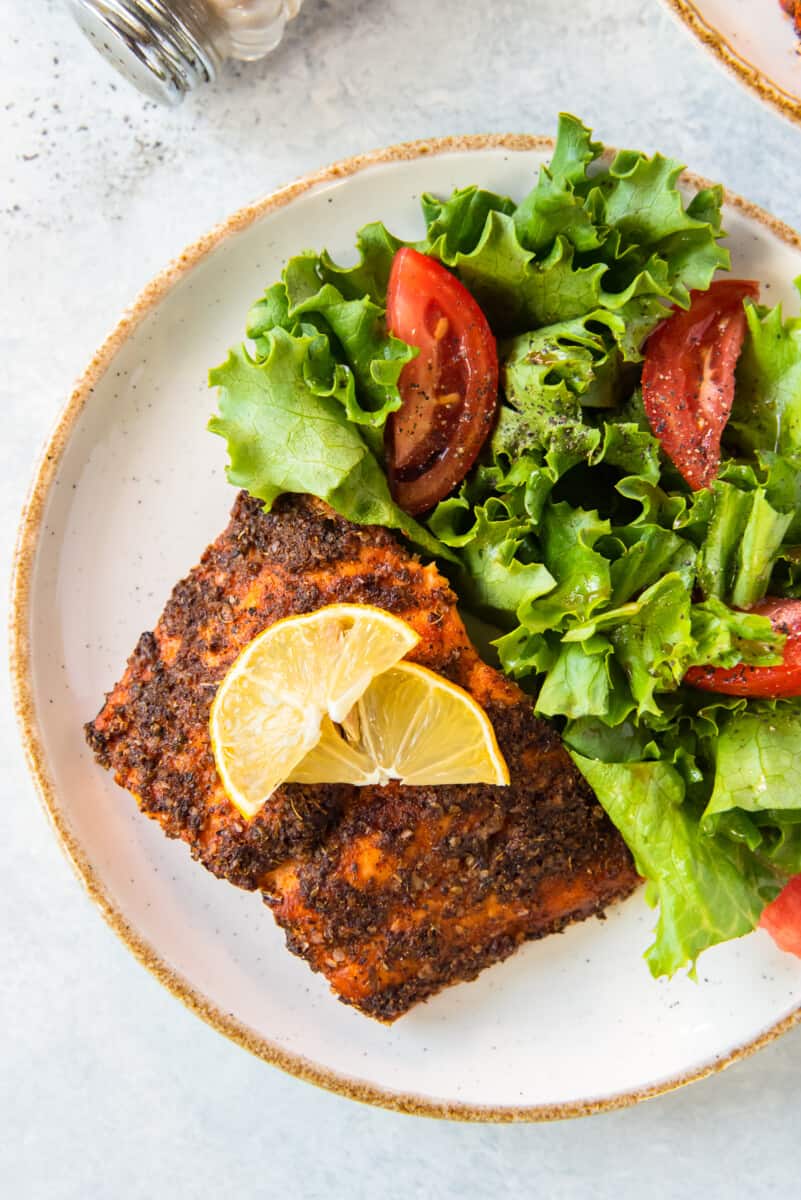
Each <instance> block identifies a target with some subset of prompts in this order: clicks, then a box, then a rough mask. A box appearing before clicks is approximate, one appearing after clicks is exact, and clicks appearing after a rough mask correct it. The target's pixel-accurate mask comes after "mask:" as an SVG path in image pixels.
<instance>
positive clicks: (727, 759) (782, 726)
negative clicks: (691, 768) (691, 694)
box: [704, 703, 801, 817]
mask: <svg viewBox="0 0 801 1200" xmlns="http://www.w3.org/2000/svg"><path fill="white" fill-rule="evenodd" d="M800 758H801V706H799V704H798V703H793V704H784V705H781V706H779V705H776V706H769V705H759V706H752V707H750V708H749V709H746V710H745V711H744V712H740V713H735V714H734V715H733V716H732V717H731V719H730V720H729V721H728V722H727V723H726V724H725V725H724V727H723V728H722V730H721V732H720V735H719V736H718V738H717V742H716V745H715V784H714V788H713V791H712V796H711V798H710V800H709V804H708V805H707V808H706V812H705V814H704V815H705V817H708V816H711V815H713V814H714V813H722V812H728V811H729V810H730V809H735V808H736V809H740V810H742V811H743V812H752V813H753V812H764V811H766V810H783V809H793V810H795V811H798V810H799V808H801V805H799V800H798V768H799V759H800Z"/></svg>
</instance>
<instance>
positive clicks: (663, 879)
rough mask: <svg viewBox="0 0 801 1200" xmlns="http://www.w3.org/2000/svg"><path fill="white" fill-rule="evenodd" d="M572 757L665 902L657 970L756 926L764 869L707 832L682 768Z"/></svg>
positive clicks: (656, 897) (652, 950)
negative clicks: (691, 800) (689, 798)
mask: <svg viewBox="0 0 801 1200" xmlns="http://www.w3.org/2000/svg"><path fill="white" fill-rule="evenodd" d="M572 758H573V761H574V762H575V764H576V766H577V767H578V768H579V770H580V771H581V773H582V775H583V776H584V778H585V779H586V780H587V782H588V783H589V785H590V787H591V788H592V789H593V791H594V792H595V794H596V796H597V797H598V799H599V800H600V802H601V804H602V805H603V807H604V808H605V810H606V812H607V813H608V814H609V817H610V818H611V820H612V822H613V823H614V824H615V825H616V826H617V828H618V829H619V830H620V832H621V834H622V835H623V838H624V839H625V841H626V844H627V845H628V847H629V849H630V850H631V852H632V854H633V856H634V862H635V865H636V867H637V870H638V871H639V873H640V874H641V875H644V876H645V878H646V879H647V881H648V889H647V892H646V896H647V897H648V898H649V899H650V900H651V902H652V903H653V904H655V905H658V906H659V917H658V920H657V925H656V930H655V938H654V942H653V944H652V945H651V946H650V947H649V948H648V949H647V950H646V952H645V959H646V962H647V963H648V966H649V968H650V970H651V973H652V974H653V975H654V976H660V975H673V974H675V972H676V971H678V970H680V969H681V968H682V967H685V966H689V967H690V970H691V973H693V972H694V967H695V962H696V960H697V958H698V955H699V954H701V953H702V951H704V950H707V949H708V948H709V947H710V946H715V945H717V944H718V943H720V942H725V941H729V940H730V939H731V938H737V937H742V936H743V935H744V934H746V933H750V932H751V930H752V929H754V928H755V927H756V925H757V923H758V921H759V918H760V916H761V914H762V910H763V908H764V906H765V899H764V891H765V887H766V884H767V882H768V881H767V880H766V878H765V872H764V871H763V870H762V868H761V866H760V864H759V863H758V861H757V860H756V859H755V857H754V856H753V855H752V854H751V853H749V852H748V849H747V847H745V846H743V845H742V844H737V843H735V842H733V841H730V840H728V839H722V838H714V837H709V836H707V835H706V834H704V833H703V832H702V830H701V826H700V824H699V821H698V817H697V815H696V814H695V812H694V811H693V810H692V808H691V807H689V805H688V804H687V803H686V802H685V792H686V788H685V783H684V780H683V778H682V775H681V773H680V771H679V770H678V769H677V768H676V767H675V766H673V765H672V764H671V763H668V762H616V763H606V762H599V761H597V760H595V759H592V758H587V757H585V756H584V755H582V754H579V753H577V752H575V751H573V752H572Z"/></svg>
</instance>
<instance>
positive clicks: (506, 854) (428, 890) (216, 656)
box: [86, 493, 638, 1021]
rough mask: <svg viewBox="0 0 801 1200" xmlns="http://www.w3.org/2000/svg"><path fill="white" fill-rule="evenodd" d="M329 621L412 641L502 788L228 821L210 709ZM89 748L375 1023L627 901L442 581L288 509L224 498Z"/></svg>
mask: <svg viewBox="0 0 801 1200" xmlns="http://www.w3.org/2000/svg"><path fill="white" fill-rule="evenodd" d="M344 602H351V603H361V604H373V605H376V606H377V607H379V608H383V609H386V610H388V611H390V612H392V613H395V614H396V615H398V616H400V617H402V618H403V619H404V620H406V621H408V622H409V624H410V625H412V626H413V627H414V629H415V630H416V631H417V633H418V634H419V635H420V642H419V643H418V645H417V646H416V647H415V649H414V651H413V652H412V653H411V654H410V656H409V657H410V658H411V659H413V660H415V661H417V662H420V663H422V664H423V665H424V666H427V667H429V668H431V669H432V670H434V671H438V672H440V673H441V674H443V675H445V676H447V677H448V678H449V679H451V680H453V681H454V682H456V683H458V684H460V685H461V686H462V687H464V688H466V689H467V690H468V691H469V692H470V693H471V694H472V695H473V696H474V697H475V699H476V700H477V701H478V702H479V703H480V704H481V705H482V706H483V707H484V708H485V710H486V711H487V713H488V715H489V717H490V720H491V721H492V723H493V726H494V728H495V732H496V735H497V737H498V741H499V744H500V747H501V750H502V751H503V753H504V755H505V757H506V760H507V763H508V765H509V768H510V773H511V784H510V786H509V787H490V786H479V785H472V786H457V787H436V788H434V787H431V788H425V787H401V786H399V785H397V784H389V785H388V786H386V787H369V788H353V787H350V786H346V785H336V784H331V785H309V784H288V785H285V786H283V787H281V788H279V789H277V791H276V792H275V793H274V794H273V796H272V797H271V799H270V801H269V802H268V804H267V805H265V807H264V808H263V809H262V811H261V812H260V813H259V814H258V815H257V816H256V817H255V818H254V819H253V820H251V821H248V820H246V819H245V818H244V817H242V815H241V814H240V813H239V811H238V810H237V809H236V808H235V807H234V806H233V805H232V804H231V802H230V801H229V800H228V798H227V796H226V794H225V792H224V790H223V788H222V785H221V783H220V780H219V778H218V776H217V772H216V769H215V765H214V758H213V754H212V750H211V743H210V738H209V729H208V723H209V710H210V708H211V703H212V700H213V698H214V694H215V691H216V688H217V686H218V684H219V683H220V681H221V680H222V678H223V677H224V675H225V673H226V671H227V670H228V668H229V667H230V666H231V664H232V663H233V661H234V659H235V658H236V657H237V655H238V654H239V653H240V652H241V650H242V649H243V648H244V647H245V646H246V645H247V644H248V642H250V641H251V640H252V639H253V638H254V637H256V635H257V634H259V633H260V632H262V630H264V629H265V628H267V627H268V626H269V625H271V624H272V623H273V622H275V621H277V620H279V619H280V618H282V617H286V616H289V615H291V614H296V613H304V612H312V611H314V610H315V609H318V608H321V607H322V606H324V605H326V604H333V603H344ZM86 736H87V740H88V742H89V744H90V746H91V747H92V749H93V750H94V753H95V755H96V756H97V759H98V761H99V762H100V763H101V764H102V765H103V766H104V767H106V768H108V769H109V770H111V771H113V773H114V777H115V779H116V780H117V782H118V783H119V784H120V785H121V786H122V787H124V788H126V789H127V790H128V791H130V792H132V793H133V795H134V796H135V798H136V800H137V802H138V804H139V806H140V808H141V809H142V811H143V812H145V813H147V814H148V816H151V817H153V818H155V819H156V820H157V821H159V822H160V824H161V826H162V828H163V829H164V831H165V833H166V834H167V835H168V836H169V837H175V838H182V839H183V840H184V841H185V842H187V843H188V845H189V847H190V850H191V852H192V854H193V856H194V857H195V858H197V859H199V860H200V861H201V862H202V863H203V865H204V866H206V867H207V868H208V869H209V870H210V871H212V872H213V873H214V874H215V875H218V876H220V877H221V878H224V879H228V880H229V881H230V882H232V883H234V884H236V885H238V886H239V887H244V888H248V889H260V890H261V891H262V892H263V894H264V898H265V900H266V902H267V903H268V904H269V906H270V907H271V909H272V911H273V913H274V915H275V918H276V920H277V921H278V923H279V924H280V925H281V926H282V927H283V928H284V929H285V931H286V935H287V943H288V945H289V947H290V949H291V950H293V951H294V952H295V953H296V954H299V955H300V956H301V957H303V958H305V959H306V960H307V961H308V963H309V964H310V966H311V967H312V968H313V969H314V970H317V971H321V972H322V973H323V974H324V975H325V976H326V977H327V978H328V979H329V981H330V983H331V986H332V988H333V989H334V991H335V992H336V993H337V994H338V995H339V997H340V998H341V999H342V1000H344V1001H345V1002H346V1003H349V1004H353V1005H355V1006H356V1007H357V1008H359V1009H360V1010H361V1011H363V1012H365V1013H368V1014H369V1015H371V1016H374V1017H377V1018H379V1019H381V1020H385V1021H388V1020H394V1019H395V1018H396V1017H398V1016H400V1015H401V1014H402V1013H404V1012H405V1011H407V1010H408V1009H409V1008H410V1007H411V1006H412V1005H413V1004H415V1003H416V1002H417V1001H419V1000H422V999H424V998H425V997H427V996H430V995H432V994H433V993H434V992H436V991H438V990H439V989H441V988H442V987H444V986H445V985H446V984H451V983H456V982H458V981H460V980H466V979H471V978H474V977H475V975H477V974H478V972H479V971H480V970H482V969H483V968H484V967H485V966H488V965H490V964H491V963H493V962H496V961H498V960H500V959H502V958H505V957H506V956H507V955H508V954H510V953H511V952H512V951H513V950H514V949H515V947H516V946H518V945H519V944H520V943H521V942H523V941H525V940H527V939H530V938H536V937H542V936H544V935H545V934H548V933H552V932H555V931H557V930H559V929H562V928H563V927H564V926H565V925H567V924H568V923H569V922H571V921H575V920H579V919H582V918H584V917H587V916H589V915H591V914H594V913H600V912H602V911H603V909H604V908H605V907H606V906H607V905H608V904H610V903H611V902H612V901H614V900H616V899H619V898H622V897H624V896H626V895H627V894H628V893H629V892H630V891H631V890H632V889H633V888H634V887H635V886H636V884H637V882H638V880H637V876H636V873H635V871H634V868H633V865H632V862H631V858H630V856H629V853H628V851H627V849H626V847H625V845H624V843H623V841H622V839H621V838H620V836H619V834H618V833H617V831H616V830H615V829H614V828H613V826H612V825H611V824H610V822H609V821H608V819H607V817H606V816H605V814H604V812H603V810H602V809H601V807H600V805H599V804H598V803H597V801H596V800H595V798H594V796H593V794H592V792H591V791H590V789H589V787H588V785H587V784H586V783H585V781H584V780H583V778H582V776H581V775H580V774H579V773H578V771H577V770H576V768H575V767H574V766H573V763H572V762H571V760H570V758H569V756H568V754H567V753H566V751H565V750H564V748H563V746H562V745H561V742H560V740H559V737H558V735H557V734H556V733H555V732H554V731H553V730H552V729H551V728H550V727H549V726H548V725H547V724H545V723H544V722H543V721H541V720H539V719H538V718H537V717H536V716H535V715H534V713H533V710H532V705H531V701H530V699H529V698H528V697H527V696H526V695H525V694H524V693H523V692H522V691H521V690H520V688H518V687H517V685H516V684H515V683H513V682H512V681H511V680H509V679H507V678H506V677H505V676H503V675H502V674H501V673H500V672H498V671H496V670H495V669H494V668H492V667H490V666H488V665H487V664H486V663H484V662H483V661H482V659H481V658H479V656H478V654H477V653H476V651H475V649H474V648H473V646H472V644H471V642H470V641H469V639H468V637H467V634H466V632H465V628H464V625H463V624H462V621H461V618H460V616H459V614H458V612H457V609H456V597H455V596H454V594H453V592H452V591H451V589H450V587H449V585H448V583H447V581H446V580H445V579H444V578H443V577H442V576H441V575H440V573H439V571H438V570H437V568H436V567H435V566H434V565H423V564H422V563H421V562H420V561H419V560H418V559H417V558H416V557H415V556H414V555H413V554H412V553H411V552H410V551H409V550H407V549H406V548H405V547H404V546H403V545H401V543H400V542H399V541H398V539H397V538H396V537H394V535H392V534H391V533H389V532H388V531H387V530H385V529H382V528H378V527H372V526H358V525H354V524H351V523H350V522H348V521H345V520H344V519H343V518H341V517H339V516H337V515H336V514H335V513H334V512H333V511H332V510H331V509H330V508H328V506H327V505H325V504H323V503H322V502H321V501H318V500H316V499H313V498H310V497H297V496H294V497H289V496H285V497H282V498H281V499H280V500H279V501H277V502H276V504H275V505H274V507H273V509H272V511H271V512H270V513H265V512H264V511H263V507H262V505H261V503H260V502H259V501H257V500H254V499H252V498H251V497H249V496H248V495H246V494H245V493H241V494H240V495H239V497H238V498H237V501H236V504H235V505H234V510H233V513H232V517H231V522H230V524H229V526H228V528H227V529H226V530H225V531H224V533H222V534H221V536H220V537H219V538H218V539H217V540H216V541H215V542H213V543H212V545H211V546H209V547H208V549H207V550H206V551H205V553H204V555H203V557H202V559H201V561H200V563H199V564H198V566H197V567H195V569H194V570H193V571H191V572H190V574H189V575H188V576H187V578H186V579H184V580H183V581H182V582H181V583H179V584H178V585H177V587H176V588H175V590H174V591H173V594H172V596H171V597H170V600H169V602H168V604H167V606H166V608H165V610H164V612H163V614H162V616H161V618H160V620H159V622H158V624H157V626H156V628H155V630H154V631H153V632H152V633H145V634H143V635H142V637H141V638H140V639H139V643H138V645H137V646H136V649H135V650H134V652H133V654H132V655H131V658H130V660H129V662H128V665H127V668H126V670H125V673H124V675H123V677H122V679H121V680H120V682H119V683H118V684H117V686H116V687H115V688H113V689H112V691H111V692H110V693H109V695H108V696H107V697H106V702H105V704H104V706H103V708H102V709H101V711H100V713H99V714H98V716H97V717H96V718H95V720H94V721H92V722H90V723H89V724H88V725H87V726H86Z"/></svg>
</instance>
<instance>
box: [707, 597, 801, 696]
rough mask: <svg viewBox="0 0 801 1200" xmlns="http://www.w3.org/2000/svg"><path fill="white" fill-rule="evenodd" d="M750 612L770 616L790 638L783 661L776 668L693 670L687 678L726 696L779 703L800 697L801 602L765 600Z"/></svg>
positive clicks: (772, 622) (780, 631)
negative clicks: (778, 700)
mask: <svg viewBox="0 0 801 1200" xmlns="http://www.w3.org/2000/svg"><path fill="white" fill-rule="evenodd" d="M748 611H749V612H752V613H756V614H757V615H758V616H761V617H768V618H769V620H770V623H771V625H772V626H773V628H774V629H775V630H776V632H777V633H783V634H785V636H786V637H787V641H786V642H785V643H784V662H783V663H782V664H781V666H777V667H746V666H743V665H739V666H736V667H730V668H729V669H728V670H726V669H725V668H722V667H691V668H690V670H689V671H688V672H687V674H686V675H685V676H684V682H685V683H687V684H689V685H690V687H695V688H701V690H702V691H705V692H724V693H725V694H726V695H727V696H759V697H762V698H763V699H767V700H776V699H778V698H779V697H781V696H801V600H777V599H775V598H771V597H766V598H765V599H764V600H762V601H761V602H760V603H759V604H755V605H754V606H753V607H752V608H749V610H748Z"/></svg>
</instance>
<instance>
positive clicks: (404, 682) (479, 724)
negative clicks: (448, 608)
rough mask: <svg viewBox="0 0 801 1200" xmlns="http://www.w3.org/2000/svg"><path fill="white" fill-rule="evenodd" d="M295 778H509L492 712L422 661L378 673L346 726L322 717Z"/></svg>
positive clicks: (417, 781)
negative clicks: (318, 734)
mask: <svg viewBox="0 0 801 1200" xmlns="http://www.w3.org/2000/svg"><path fill="white" fill-rule="evenodd" d="M289 778H290V779H291V780H293V781H294V782H296V783H350V784H355V785H356V786H357V787H365V786H367V785H369V784H384V783H387V782H388V781H389V780H390V779H397V780H399V781H400V782H401V783H405V784H409V785H427V786H435V785H441V784H464V783H492V784H498V785H505V784H508V783H509V770H508V768H507V766H506V762H505V761H504V758H503V755H502V754H501V752H500V750H499V748H498V743H497V741H496V738H495V731H494V729H493V728H492V724H491V723H490V720H489V717H488V716H487V714H486V713H485V712H484V709H483V708H481V706H480V705H479V704H477V703H476V701H475V700H474V699H473V697H472V696H471V695H470V694H469V692H465V691H464V690H463V689H462V688H460V687H457V686H456V685H455V684H453V683H450V682H449V681H448V680H447V679H443V678H442V676H441V675H436V674H435V673H434V672H433V671H429V670H427V669H426V668H425V667H420V666H417V665H416V664H415V663H407V662H399V663H398V664H397V666H394V667H392V668H390V669H389V670H387V671H385V672H384V673H383V674H382V675H377V676H376V678H375V679H373V681H372V682H371V683H370V685H369V687H368V688H367V690H366V691H365V692H364V694H363V695H362V696H361V698H360V699H359V700H358V701H357V702H356V704H355V706H354V708H353V709H352V711H351V712H350V713H349V715H348V718H347V720H346V722H345V723H344V725H343V726H342V728H340V729H338V728H337V727H336V725H335V724H334V722H333V721H331V720H330V719H329V718H326V719H325V720H324V721H323V726H322V735H321V737H320V740H319V741H318V743H317V744H316V746H315V747H314V748H313V749H312V750H310V751H309V752H308V753H307V754H306V756H305V757H304V758H303V760H302V761H301V762H299V763H298V764H297V765H296V766H294V767H293V769H292V771H291V773H290V775H289Z"/></svg>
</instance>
